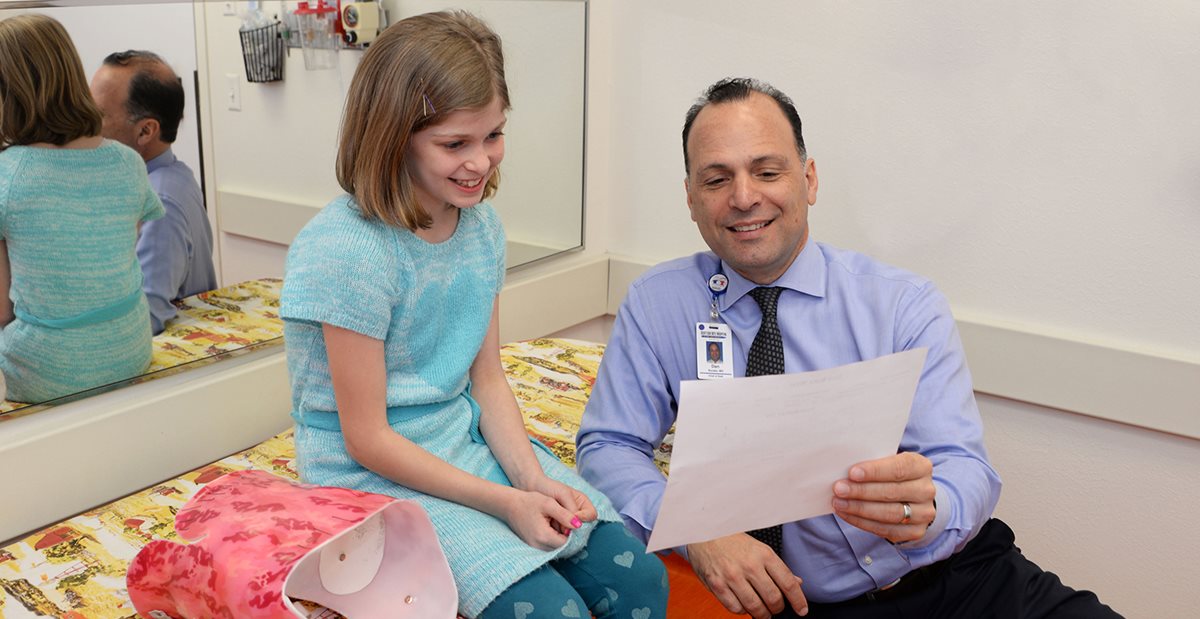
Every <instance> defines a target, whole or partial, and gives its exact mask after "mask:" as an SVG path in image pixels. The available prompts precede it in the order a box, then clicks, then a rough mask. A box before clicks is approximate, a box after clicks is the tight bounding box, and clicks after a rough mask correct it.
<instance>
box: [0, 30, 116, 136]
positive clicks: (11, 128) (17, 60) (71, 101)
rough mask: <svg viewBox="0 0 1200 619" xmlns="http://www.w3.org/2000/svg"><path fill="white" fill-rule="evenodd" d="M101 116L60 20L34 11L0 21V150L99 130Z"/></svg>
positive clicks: (77, 54)
mask: <svg viewBox="0 0 1200 619" xmlns="http://www.w3.org/2000/svg"><path fill="white" fill-rule="evenodd" d="M103 121H104V117H103V115H101V113H100V108H98V107H96V102H95V101H94V100H93V99H92V92H91V91H90V90H89V89H88V82H87V77H86V76H84V74H83V64H82V63H81V62H80V60H79V53H78V52H76V51H75V44H74V43H72V42H71V36H70V35H68V34H67V31H66V29H64V28H63V26H62V24H60V23H58V21H57V20H55V19H54V18H52V17H47V16H45V15H40V14H36V13H28V14H24V15H17V16H14V17H9V18H7V19H4V20H0V150H4V149H5V148H7V147H9V146H13V145H27V144H34V143H38V142H46V143H49V144H54V145H55V146H62V145H63V144H66V143H67V142H70V141H72V140H76V139H79V138H85V137H91V136H95V135H100V129H101V126H102V124H103Z"/></svg>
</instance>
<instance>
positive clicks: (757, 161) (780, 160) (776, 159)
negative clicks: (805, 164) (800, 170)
mask: <svg viewBox="0 0 1200 619" xmlns="http://www.w3.org/2000/svg"><path fill="white" fill-rule="evenodd" d="M787 160H788V158H787V157H785V156H784V155H763V156H761V157H755V158H754V160H753V161H751V162H750V164H751V165H752V166H760V165H763V164H764V163H772V164H786V163H787Z"/></svg>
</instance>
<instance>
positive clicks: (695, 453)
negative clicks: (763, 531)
mask: <svg viewBox="0 0 1200 619" xmlns="http://www.w3.org/2000/svg"><path fill="white" fill-rule="evenodd" d="M925 353H926V349H924V348H918V349H915V350H908V351H904V352H900V353H896V354H892V355H887V356H885V357H879V358H876V359H872V360H870V361H862V362H859V363H852V364H850V365H844V366H841V367H836V368H830V369H827V370H819V371H816V372H804V373H798V374H780V375H775V376H755V377H753V378H735V379H730V380H719V381H699V380H689V381H683V383H682V386H681V388H680V391H681V393H680V398H679V416H678V418H677V420H676V425H675V444H674V448H673V449H672V452H671V474H670V476H669V477H668V478H667V487H666V490H665V492H664V493H663V498H662V503H661V505H660V507H659V511H658V518H657V520H656V522H655V524H654V530H653V531H652V532H651V534H650V540H649V543H648V544H647V546H646V547H647V549H648V550H649V551H655V550H661V549H663V548H673V547H676V546H683V545H685V544H690V543H693V542H702V541H707V540H711V539H716V538H718V537H722V536H725V535H729V534H732V533H737V532H740V531H749V530H753V529H760V528H763V527H768V526H772V525H776V524H780V523H784V522H792V521H795V520H802V519H804V518H811V517H813V516H820V515H822V514H828V513H830V512H832V511H833V506H832V504H831V503H832V501H833V483H834V482H835V481H837V480H839V479H845V478H846V476H847V474H848V472H849V470H850V467H851V466H853V465H854V464H856V463H858V462H862V461H865V460H874V459H877V458H883V457H886V456H890V455H893V454H895V453H896V449H897V447H898V446H899V445H900V438H901V437H902V436H903V434H904V426H905V424H906V423H907V422H908V413H909V409H911V408H912V400H913V396H914V395H915V393H916V389H917V381H918V380H919V379H920V377H921V368H922V367H924V365H925Z"/></svg>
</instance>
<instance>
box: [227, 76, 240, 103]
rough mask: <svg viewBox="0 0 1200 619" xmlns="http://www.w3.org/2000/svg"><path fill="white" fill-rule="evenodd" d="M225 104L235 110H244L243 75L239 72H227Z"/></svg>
mask: <svg viewBox="0 0 1200 619" xmlns="http://www.w3.org/2000/svg"><path fill="white" fill-rule="evenodd" d="M225 105H227V106H229V109H231V110H233V111H235V112H240V111H241V110H242V76H240V75H238V74H237V73H226V74H225Z"/></svg>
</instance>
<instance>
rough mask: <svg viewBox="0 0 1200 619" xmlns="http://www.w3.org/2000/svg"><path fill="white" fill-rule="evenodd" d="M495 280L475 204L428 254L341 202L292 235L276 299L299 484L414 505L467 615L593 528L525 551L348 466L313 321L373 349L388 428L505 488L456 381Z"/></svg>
mask: <svg viewBox="0 0 1200 619" xmlns="http://www.w3.org/2000/svg"><path fill="white" fill-rule="evenodd" d="M503 281H504V232H503V229H502V228H501V225H500V221H499V218H498V217H497V215H496V213H495V211H494V210H493V208H492V207H491V206H490V205H488V204H487V203H481V204H479V205H476V206H474V207H472V208H468V209H463V210H461V211H460V216H459V221H458V226H457V228H456V229H455V232H454V234H453V235H452V236H451V237H450V238H449V239H447V240H446V241H444V242H442V243H436V244H432V243H428V242H426V241H424V240H422V239H421V238H419V237H417V236H416V235H415V234H413V233H412V232H410V231H408V230H405V229H399V228H394V227H391V226H388V225H386V224H384V223H382V222H379V221H377V220H368V219H365V218H364V217H363V216H362V215H361V214H360V211H359V209H358V207H357V205H356V204H355V202H354V200H353V198H352V197H350V196H341V197H339V198H337V199H335V200H333V201H332V202H331V203H330V204H329V205H328V206H326V207H325V208H324V209H322V211H321V212H320V213H319V214H318V215H317V216H316V217H314V218H313V220H312V221H310V222H309V224H308V225H307V226H305V228H304V230H302V231H301V232H300V234H299V235H298V236H297V237H296V240H295V242H294V243H293V244H292V246H291V248H290V250H289V251H288V258H287V266H286V274H285V276H284V285H283V294H282V300H281V314H282V316H283V319H284V339H285V342H286V347H287V362H288V371H289V374H290V377H291V384H292V406H293V412H292V416H293V418H294V419H295V421H296V457H297V463H298V466H299V469H300V476H301V478H302V479H303V480H304V481H306V482H309V483H314V484H321V485H329V486H341V487H347V488H353V489H356V490H363V491H367V492H375V493H379V494H386V495H390V496H394V497H396V498H400V499H411V500H414V501H417V502H418V503H420V504H421V505H422V506H423V507H424V508H425V510H426V512H428V514H429V516H430V519H431V520H432V521H433V524H434V527H435V528H436V529H437V532H438V536H439V538H440V541H441V544H442V549H443V550H444V552H445V554H446V557H447V559H448V560H449V563H450V568H451V571H452V572H453V573H454V578H455V582H456V583H457V585H458V594H459V612H461V613H463V614H465V615H466V616H468V617H474V616H477V615H478V614H479V613H480V612H482V611H483V609H484V608H486V607H487V605H488V604H489V603H490V602H491V601H492V600H493V599H495V598H496V596H498V595H499V594H500V593H502V592H503V591H504V590H505V589H507V588H508V587H509V586H510V585H512V584H513V583H515V582H517V581H518V580H520V579H521V578H522V577H524V576H525V575H527V574H529V573H531V572H533V571H534V570H536V569H537V568H539V567H541V566H542V565H544V564H545V563H546V562H548V561H550V560H552V559H555V558H559V557H569V556H572V555H573V554H575V553H577V552H579V551H580V550H582V549H583V547H584V546H585V545H586V542H587V537H588V535H589V534H590V531H591V527H592V526H594V524H589V525H585V527H584V528H581V529H579V530H577V531H575V532H573V533H572V534H571V535H570V538H569V539H568V541H567V542H566V543H565V544H564V545H563V546H562V547H560V548H557V549H555V550H552V551H548V552H547V551H541V550H537V549H535V548H532V547H530V546H529V545H527V544H525V543H524V542H523V541H521V539H520V538H519V537H517V536H516V534H514V533H513V532H512V530H510V529H509V528H508V525H507V524H505V523H504V522H502V521H500V520H499V519H497V518H494V517H492V516H490V515H488V514H485V513H482V512H479V511H476V510H474V509H471V508H469V507H465V506H463V505H459V504H457V503H453V502H449V501H445V500H442V499H439V498H435V497H432V496H429V495H425V494H422V493H419V492H416V491H414V490H411V489H409V488H406V487H404V486H400V485H398V484H396V483H394V482H392V481H390V480H388V479H386V478H384V477H381V476H379V475H377V474H375V473H374V472H372V471H370V470H367V469H366V468H364V467H362V466H361V465H359V464H358V463H357V462H355V461H354V459H353V458H351V457H350V455H349V454H348V453H347V452H346V445H345V440H344V439H343V437H342V435H341V431H340V425H339V424H338V419H337V406H336V403H335V401H334V394H333V387H332V382H331V379H330V374H329V359H328V356H327V353H326V350H325V343H324V337H323V335H322V327H321V323H328V324H331V325H334V326H337V327H341V328H344V329H349V330H352V331H355V332H357V333H361V334H364V335H367V336H369V337H372V338H375V339H380V340H383V341H384V354H385V362H386V367H387V405H388V422H389V424H390V425H391V427H392V429H394V430H395V431H396V432H399V433H400V434H402V435H404V436H405V437H406V438H408V439H409V440H411V441H413V442H415V443H417V444H419V445H421V446H422V447H423V448H425V449H426V450H428V451H429V452H431V453H433V454H434V455H436V456H438V457H439V458H441V459H442V460H445V461H446V462H449V463H450V464H453V465H454V466H456V467H458V468H460V469H462V470H464V471H467V472H469V473H472V474H474V475H476V476H478V477H482V478H485V479H489V480H492V481H495V482H497V483H502V484H505V485H511V484H510V483H509V481H508V479H507V477H506V476H505V474H504V472H503V470H502V469H501V468H500V465H499V463H497V461H496V459H495V457H494V456H493V455H492V452H491V450H490V449H489V448H488V446H487V445H486V444H485V443H484V441H483V437H482V436H481V435H480V432H479V412H480V411H479V406H478V405H477V404H476V403H475V400H474V399H473V398H471V395H470V381H469V376H468V372H469V370H470V367H471V363H472V362H473V361H474V359H475V356H476V354H477V353H478V352H479V350H480V347H481V346H482V344H483V338H484V336H485V335H486V333H487V329H488V326H489V324H490V321H491V315H492V305H493V302H494V300H495V297H496V294H497V293H499V291H500V288H501V286H502V284H503ZM534 445H535V446H537V445H538V443H536V442H534ZM534 452H535V453H536V454H537V458H538V460H539V462H541V465H542V468H543V469H544V470H545V471H546V473H547V474H548V475H549V476H550V477H552V478H554V479H557V480H559V481H562V482H564V483H566V484H568V485H570V486H572V487H574V488H578V489H579V490H581V491H583V492H584V493H586V494H587V495H588V497H589V498H590V499H591V500H592V502H593V504H595V505H596V508H597V510H598V511H599V514H600V520H601V521H612V522H619V521H620V517H619V516H618V515H617V513H616V511H615V510H614V509H613V508H612V505H611V504H610V503H609V501H608V499H607V498H605V497H604V496H603V495H602V494H601V493H600V492H598V491H597V490H595V489H594V488H592V487H591V486H589V485H588V484H587V483H586V482H584V481H583V480H582V479H581V478H580V477H579V476H578V475H576V474H575V472H574V471H572V470H571V469H569V468H567V467H566V466H565V465H563V464H562V463H561V462H559V461H558V460H557V459H556V458H555V457H554V456H553V455H552V454H550V452H549V451H548V450H545V449H537V448H535V449H534Z"/></svg>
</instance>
